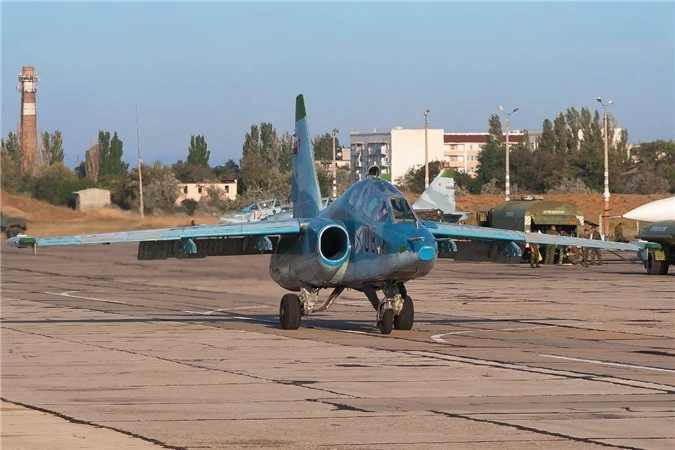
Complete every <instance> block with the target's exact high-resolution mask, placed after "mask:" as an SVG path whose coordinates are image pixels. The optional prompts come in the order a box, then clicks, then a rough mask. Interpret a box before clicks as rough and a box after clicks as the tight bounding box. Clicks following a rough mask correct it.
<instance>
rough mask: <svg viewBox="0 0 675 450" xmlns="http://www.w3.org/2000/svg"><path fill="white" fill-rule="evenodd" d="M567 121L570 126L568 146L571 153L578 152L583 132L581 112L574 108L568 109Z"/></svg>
mask: <svg viewBox="0 0 675 450" xmlns="http://www.w3.org/2000/svg"><path fill="white" fill-rule="evenodd" d="M565 119H567V125H569V130H568V134H567V146H568V148H569V149H570V152H577V151H578V150H579V147H580V140H581V138H580V136H579V133H580V131H581V118H580V116H579V112H578V111H577V110H576V109H574V108H567V112H566V114H565Z"/></svg>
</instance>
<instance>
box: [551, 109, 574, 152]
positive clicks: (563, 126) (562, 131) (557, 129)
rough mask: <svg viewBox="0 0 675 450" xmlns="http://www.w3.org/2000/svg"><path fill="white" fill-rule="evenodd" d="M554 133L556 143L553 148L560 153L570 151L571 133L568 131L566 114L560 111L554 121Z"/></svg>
mask: <svg viewBox="0 0 675 450" xmlns="http://www.w3.org/2000/svg"><path fill="white" fill-rule="evenodd" d="M553 134H554V135H555V144H554V146H553V148H554V149H555V153H556V154H558V155H567V153H569V151H570V148H569V145H570V144H569V137H570V136H569V134H568V131H567V123H566V122H565V116H563V113H560V114H559V115H558V117H556V118H555V120H554V121H553Z"/></svg>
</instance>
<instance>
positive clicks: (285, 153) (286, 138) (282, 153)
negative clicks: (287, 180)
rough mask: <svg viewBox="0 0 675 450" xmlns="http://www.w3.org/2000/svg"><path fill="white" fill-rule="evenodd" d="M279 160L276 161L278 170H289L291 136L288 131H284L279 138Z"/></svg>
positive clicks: (291, 149) (291, 147) (291, 151)
mask: <svg viewBox="0 0 675 450" xmlns="http://www.w3.org/2000/svg"><path fill="white" fill-rule="evenodd" d="M279 147H280V149H279V160H278V161H277V163H278V165H279V166H278V167H279V170H281V171H282V172H288V171H290V170H291V155H292V154H293V136H291V134H290V133H289V132H288V131H284V134H282V135H281V139H280V140H279Z"/></svg>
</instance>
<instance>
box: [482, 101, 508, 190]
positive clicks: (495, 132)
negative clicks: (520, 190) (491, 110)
mask: <svg viewBox="0 0 675 450" xmlns="http://www.w3.org/2000/svg"><path fill="white" fill-rule="evenodd" d="M502 142H503V133H502V123H501V121H500V120H499V116H498V115H496V114H491V115H490V120H489V129H488V138H487V143H486V144H485V145H483V148H482V150H481V151H480V153H479V154H478V163H479V166H478V169H476V175H477V179H478V181H479V182H480V184H486V183H489V182H490V181H491V180H493V179H496V180H497V181H498V182H499V183H503V181H504V172H505V168H506V161H505V160H504V158H505V155H506V152H505V147H502Z"/></svg>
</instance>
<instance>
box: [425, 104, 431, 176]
mask: <svg viewBox="0 0 675 450" xmlns="http://www.w3.org/2000/svg"><path fill="white" fill-rule="evenodd" d="M430 111H431V110H430V109H429V108H427V109H425V110H424V188H425V189H426V188H427V187H428V186H429V138H428V133H427V132H428V130H429V121H428V118H429V112H430Z"/></svg>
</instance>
